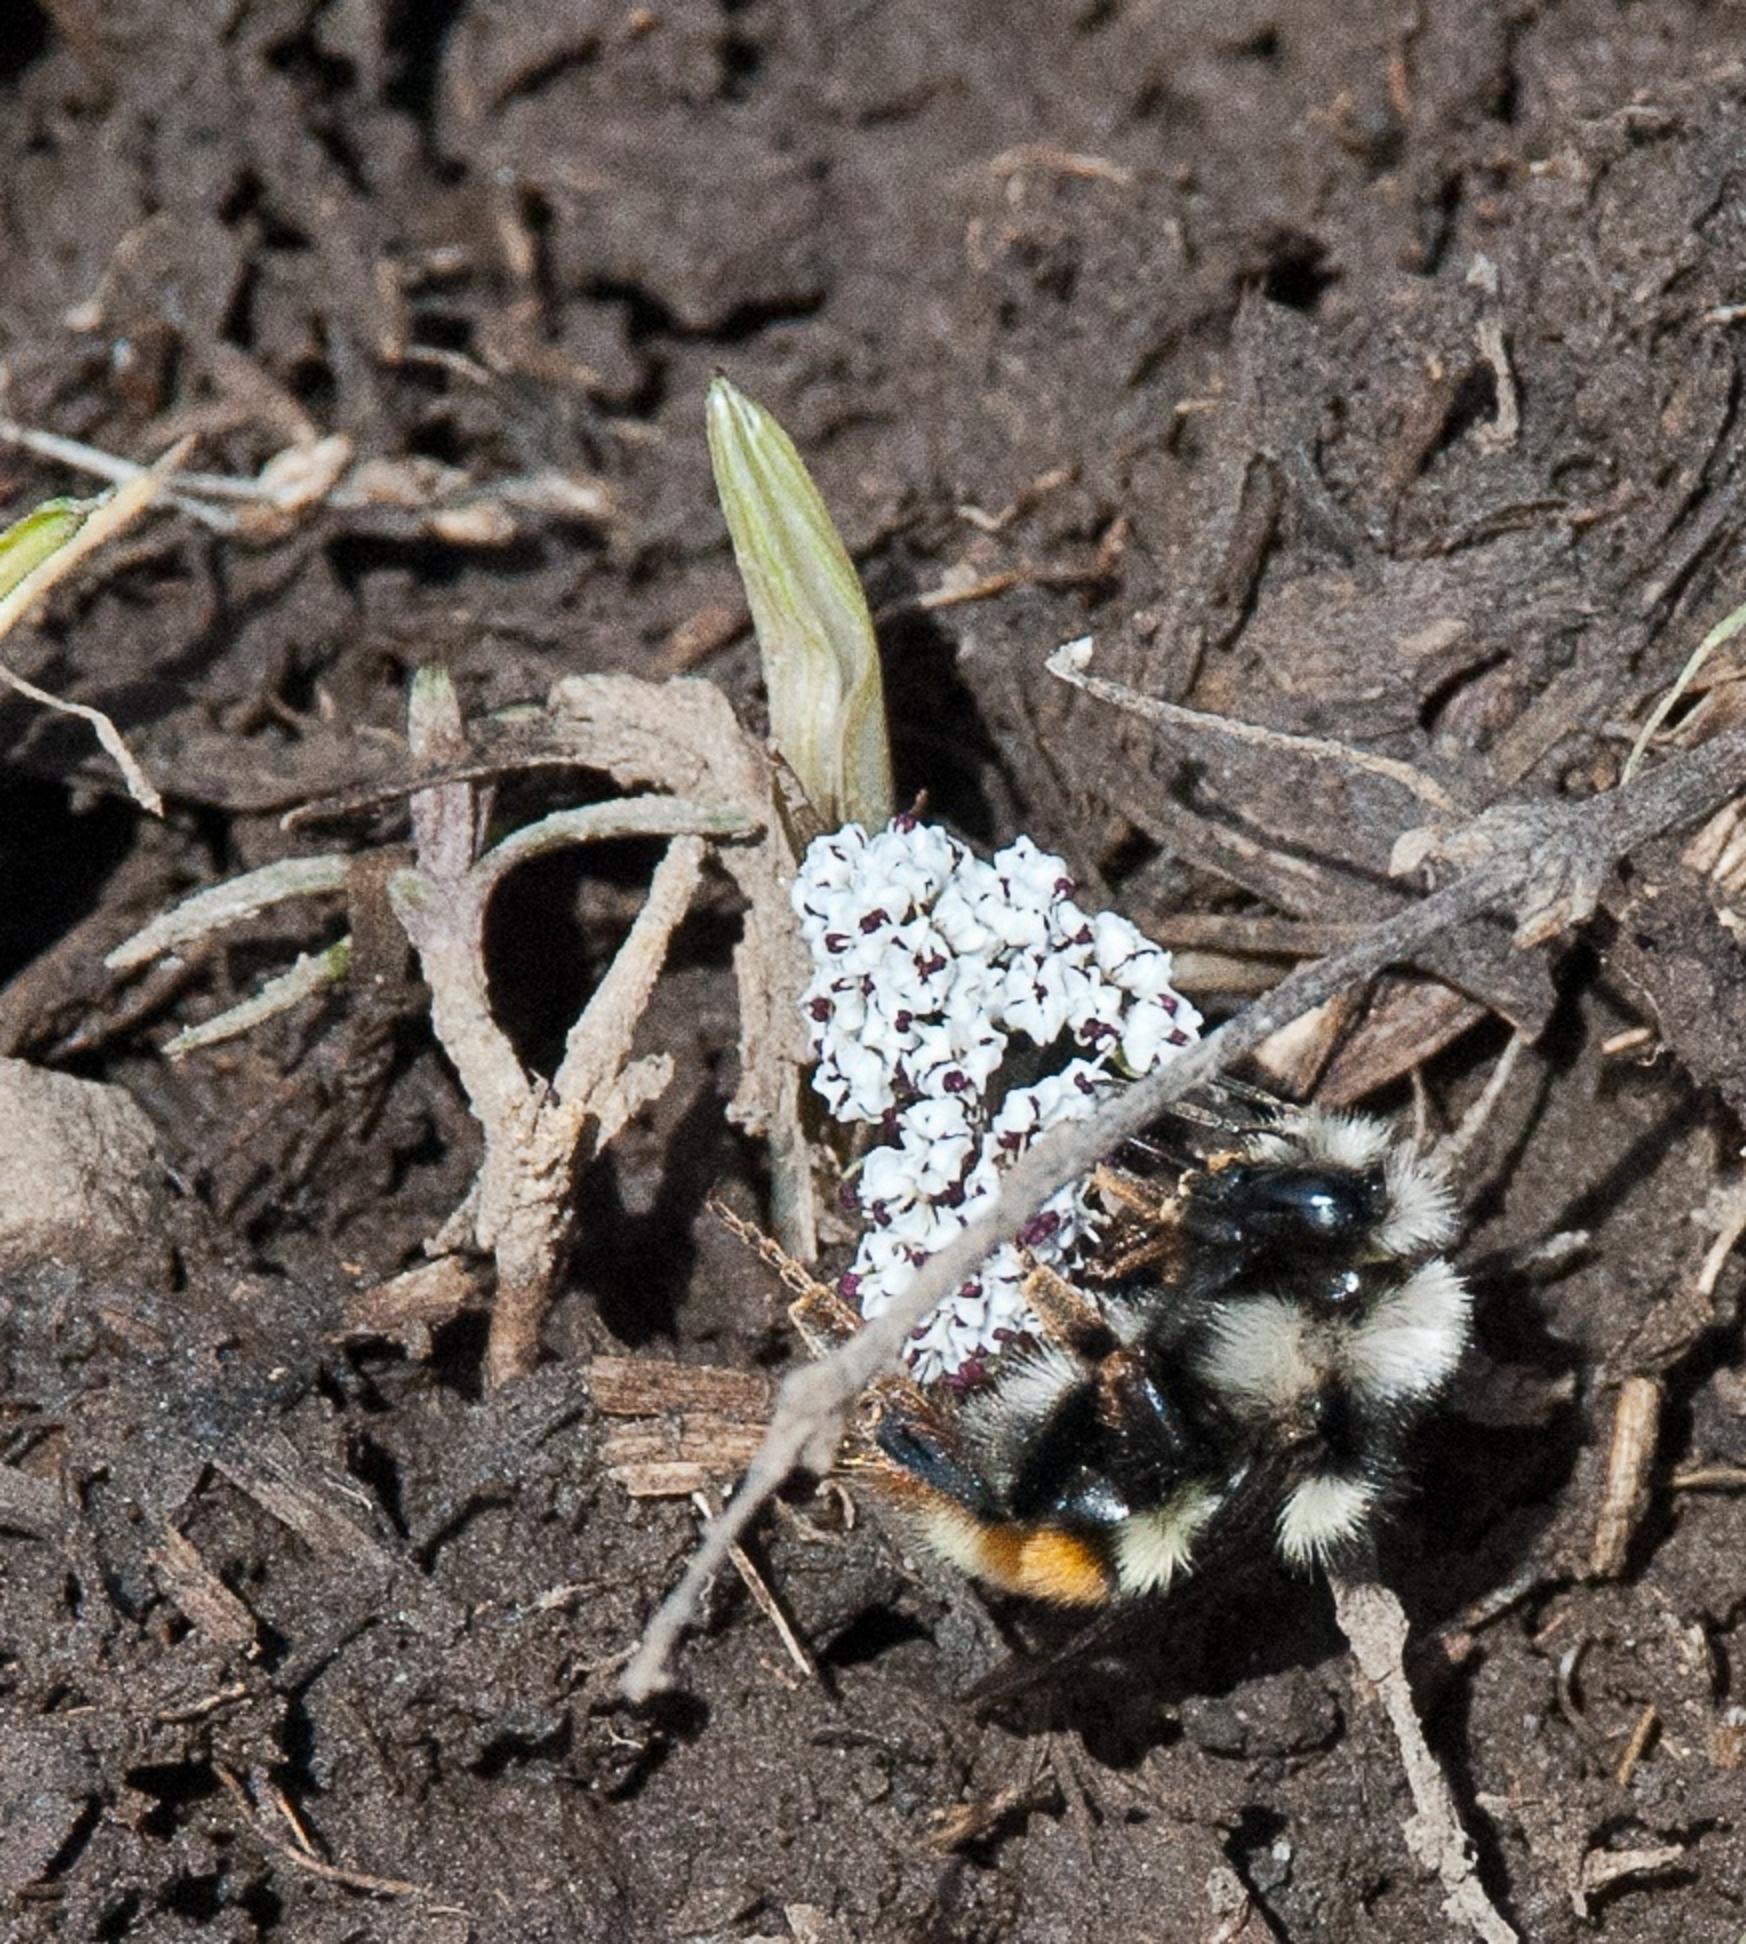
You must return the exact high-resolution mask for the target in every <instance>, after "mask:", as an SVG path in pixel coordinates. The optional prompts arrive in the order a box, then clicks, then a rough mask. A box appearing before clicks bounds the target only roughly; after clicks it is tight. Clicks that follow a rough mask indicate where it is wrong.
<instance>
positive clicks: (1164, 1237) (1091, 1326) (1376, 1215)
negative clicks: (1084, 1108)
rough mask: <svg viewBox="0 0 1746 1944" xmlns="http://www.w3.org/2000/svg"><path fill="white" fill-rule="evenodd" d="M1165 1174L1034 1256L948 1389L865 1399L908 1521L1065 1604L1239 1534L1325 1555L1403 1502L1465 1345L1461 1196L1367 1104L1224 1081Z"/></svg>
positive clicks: (945, 1548)
mask: <svg viewBox="0 0 1746 1944" xmlns="http://www.w3.org/2000/svg"><path fill="white" fill-rule="evenodd" d="M1177 1113H1178V1116H1179V1117H1180V1119H1181V1121H1182V1124H1183V1126H1184V1127H1185V1128H1186V1129H1187V1130H1188V1135H1189V1140H1190V1142H1191V1143H1192V1144H1193V1145H1194V1147H1195V1148H1196V1149H1199V1150H1204V1149H1206V1147H1207V1142H1206V1134H1207V1131H1208V1130H1209V1129H1210V1130H1212V1132H1213V1134H1214V1135H1215V1137H1216V1138H1217V1139H1218V1140H1219V1141H1220V1142H1221V1143H1222V1145H1218V1146H1214V1147H1212V1148H1211V1151H1194V1152H1191V1156H1190V1163H1189V1165H1187V1166H1185V1167H1184V1168H1183V1169H1182V1171H1181V1172H1180V1173H1178V1174H1177V1175H1176V1176H1175V1178H1174V1179H1173V1180H1167V1181H1164V1182H1162V1183H1161V1182H1160V1181H1158V1180H1157V1179H1148V1178H1147V1177H1145V1176H1144V1175H1140V1174H1134V1173H1126V1172H1122V1171H1119V1170H1117V1169H1114V1168H1105V1169H1102V1170H1100V1171H1099V1173H1098V1176H1097V1178H1096V1185H1097V1187H1098V1189H1099V1193H1100V1198H1101V1200H1102V1201H1103V1203H1104V1205H1105V1207H1106V1209H1109V1210H1111V1211H1112V1215H1111V1220H1110V1221H1109V1223H1108V1224H1107V1226H1106V1229H1105V1232H1104V1236H1103V1240H1102V1243H1101V1245H1100V1247H1099V1249H1098V1251H1097V1253H1096V1255H1095V1257H1094V1258H1093V1259H1092V1260H1091V1261H1090V1262H1089V1263H1087V1264H1086V1266H1085V1268H1084V1270H1083V1271H1082V1272H1080V1273H1079V1274H1078V1275H1077V1276H1076V1279H1075V1281H1073V1282H1071V1283H1069V1282H1068V1281H1066V1280H1065V1279H1064V1278H1062V1277H1061V1276H1060V1275H1058V1274H1056V1273H1054V1272H1053V1271H1051V1270H1048V1269H1044V1268H1040V1267H1037V1268H1033V1270H1032V1272H1031V1274H1030V1276H1029V1278H1028V1280H1027V1282H1026V1285H1025V1295H1026V1298H1027V1300H1028V1302H1029V1304H1030V1307H1031V1309H1032V1311H1033V1312H1034V1314H1035V1317H1036V1328H1035V1331H1034V1333H1031V1334H1028V1335H1027V1336H1025V1337H1024V1338H1021V1339H1019V1340H1018V1341H1016V1342H1014V1343H1012V1344H1010V1345H1008V1346H1007V1347H1006V1348H1005V1349H1004V1350H1003V1351H1002V1352H1001V1353H1000V1354H999V1355H998V1356H997V1357H996V1358H995V1359H994V1360H993V1362H992V1364H991V1365H990V1367H989V1370H988V1373H987V1376H986V1379H985V1381H983V1382H982V1383H981V1384H980V1385H978V1386H977V1387H975V1388H973V1389H970V1390H968V1391H966V1392H965V1393H964V1394H963V1395H962V1396H953V1395H951V1394H949V1393H947V1392H945V1391H943V1390H942V1389H941V1387H939V1386H932V1387H930V1388H928V1389H927V1390H923V1389H922V1388H920V1387H919V1386H916V1385H913V1384H909V1383H899V1382H892V1383H888V1384H887V1385H886V1386H884V1387H883V1388H882V1389H881V1390H880V1391H878V1392H877V1393H876V1394H875V1398H874V1401H873V1403H872V1406H871V1410H872V1418H871V1421H870V1423H869V1426H868V1430H869V1433H870V1435H869V1439H868V1445H869V1450H868V1455H867V1458H866V1461H865V1463H866V1466H867V1469H868V1470H869V1471H870V1473H871V1476H872V1480H873V1482H874V1484H875V1485H876V1486H877V1487H878V1489H879V1491H880V1493H881V1495H882V1496H884V1497H885V1498H887V1499H888V1500H890V1501H892V1502H893V1503H894V1504H895V1505H896V1506H897V1507H898V1508H899V1509H900V1510H901V1512H902V1513H903V1514H904V1515H905V1516H906V1518H907V1520H908V1521H909V1522H911V1523H912V1524H913V1526H914V1527H915V1529H916V1531H917V1533H918V1536H919V1537H920V1538H921V1540H922V1541H923V1542H924V1543H925V1544H926V1545H927V1546H928V1547H929V1548H930V1549H931V1550H933V1551H934V1552H936V1553H938V1554H939V1555H941V1556H942V1557H943V1558H945V1559H946V1560H948V1561H950V1562H951V1563H952V1564H953V1565H955V1566H957V1567H958V1568H960V1569H961V1570H963V1571H965V1572H967V1573H969V1574H971V1575H973V1576H974V1577H976V1578H978V1579H981V1580H984V1581H986V1582H988V1583H989V1584H990V1585H992V1586H995V1587H998V1588H1001V1589H1003V1590H1005V1591H1009V1592H1014V1593H1021V1594H1026V1595H1028V1596H1030V1597H1032V1598H1035V1599H1040V1600H1045V1601H1052V1602H1054V1603H1057V1604H1060V1605H1065V1606H1073V1607H1091V1606H1101V1605H1104V1604H1106V1603H1109V1602H1113V1601H1117V1600H1120V1599H1124V1598H1128V1597H1131V1596H1137V1595H1142V1594H1149V1593H1156V1592H1161V1591H1163V1590H1164V1589H1166V1588H1168V1587H1169V1586H1170V1584H1171V1583H1172V1582H1173V1581H1174V1580H1176V1579H1177V1578H1179V1577H1180V1576H1181V1575H1182V1574H1184V1573H1186V1572H1187V1571H1188V1570H1189V1569H1190V1568H1191V1566H1193V1564H1194V1563H1195V1562H1196V1559H1197V1558H1198V1557H1202V1556H1204V1555H1205V1553H1206V1552H1207V1551H1208V1550H1209V1549H1210V1548H1213V1547H1215V1546H1216V1545H1217V1544H1218V1543H1219V1542H1220V1540H1221V1536H1222V1537H1224V1538H1227V1539H1228V1538H1230V1537H1231V1536H1232V1535H1233V1534H1235V1533H1237V1532H1238V1531H1240V1530H1245V1529H1248V1528H1251V1527H1253V1526H1255V1525H1256V1524H1261V1525H1263V1526H1267V1527H1270V1528H1271V1535H1272V1543H1273V1544H1274V1545H1275V1546H1276V1548H1277V1550H1278V1552H1279V1553H1280V1554H1281V1555H1282V1556H1283V1557H1284V1559H1285V1560H1286V1561H1288V1562H1289V1563H1291V1564H1292V1565H1295V1566H1299V1567H1308V1566H1311V1565H1313V1564H1316V1563H1318V1562H1319V1563H1324V1564H1326V1563H1338V1561H1339V1559H1340V1557H1341V1555H1342V1554H1347V1553H1350V1552H1351V1551H1352V1550H1353V1549H1354V1548H1355V1547H1357V1546H1358V1545H1360V1544H1361V1543H1363V1542H1364V1541H1366V1540H1367V1539H1368V1537H1369V1535H1370V1533H1371V1531H1372V1530H1373V1528H1374V1526H1375V1524H1376V1522H1377V1520H1378V1519H1379V1517H1380V1516H1381V1515H1383V1514H1384V1513H1385V1512H1386V1511H1387V1510H1388V1509H1389V1508H1390V1506H1391V1505H1392V1504H1394V1503H1395V1502H1396V1501H1397V1500H1398V1498H1399V1497H1400V1495H1401V1493H1402V1490H1403V1488H1404V1485H1405V1482H1406V1480H1405V1460H1406V1455H1407V1447H1408V1443H1409V1440H1410V1438H1411V1434H1412V1433H1413V1431H1414V1429H1415V1427H1416V1426H1417V1425H1418V1424H1419V1422H1420V1421H1421V1419H1422V1418H1423V1417H1424V1415H1425V1413H1426V1412H1427V1410H1429V1409H1430V1408H1431V1407H1432V1406H1433V1405H1434V1404H1435V1403H1436V1402H1437V1400H1438V1399H1439V1398H1440V1397H1441V1396H1442V1395H1443V1394H1444V1393H1445V1392H1446V1391H1447V1389H1448V1387H1449V1385H1450V1382H1451V1380H1452V1379H1453V1377H1454V1374H1455V1371H1456V1368H1457V1366H1458V1364H1459V1363H1460V1361H1461V1358H1462V1354H1463V1352H1464V1350H1465V1348H1466V1345H1467V1341H1468V1331H1469V1307H1470V1304H1469V1297H1468V1292H1467V1290H1466V1288H1465V1286H1464V1284H1463V1282H1462V1280H1461V1278H1460V1276H1459V1275H1458V1274H1457V1272H1456V1271H1455V1269H1454V1268H1453V1267H1452V1266H1451V1265H1450V1263H1449V1262H1448V1261H1447V1259H1446V1258H1445V1256H1444V1254H1443V1251H1444V1250H1445V1249H1446V1248H1447V1247H1448V1245H1449V1244H1450V1242H1451V1241H1452V1240H1453V1238H1454V1234H1455V1229H1456V1211H1455V1203H1454V1197H1453V1195H1452V1193H1451V1191H1450V1188H1449V1185H1448V1183H1447V1181H1446V1179H1445V1178H1444V1175H1443V1173H1442V1171H1441V1170H1440V1169H1439V1168H1438V1167H1437V1165H1436V1164H1435V1163H1434V1162H1433V1161H1431V1160H1429V1159H1427V1158H1425V1157H1422V1156H1420V1155H1418V1154H1416V1153H1415V1152H1414V1151H1413V1149H1412V1147H1411V1146H1410V1145H1409V1144H1408V1143H1406V1142H1405V1141H1404V1140H1402V1139H1401V1138H1399V1137H1397V1136H1396V1135H1395V1133H1394V1132H1393V1131H1392V1130H1391V1129H1390V1128H1389V1127H1388V1126H1387V1124H1386V1123H1384V1122H1382V1121H1379V1120H1376V1119H1373V1118H1370V1117H1367V1116H1363V1115H1356V1114H1346V1113H1335V1112H1329V1111H1324V1110H1320V1109H1316V1108H1298V1107H1292V1106H1287V1105H1285V1104H1283V1103H1281V1102H1277V1101H1274V1100H1272V1099H1271V1097H1269V1096H1267V1095H1264V1094H1261V1093H1259V1092H1257V1091H1255V1090H1253V1089H1249V1088H1241V1087H1236V1086H1232V1085H1229V1084H1226V1085H1221V1086H1219V1087H1217V1088H1215V1089H1211V1090H1208V1093H1207V1094H1206V1095H1203V1096H1202V1097H1200V1098H1199V1099H1198V1100H1195V1099H1191V1101H1190V1102H1189V1103H1187V1104H1185V1105H1184V1106H1182V1107H1180V1108H1179V1109H1178V1110H1177Z"/></svg>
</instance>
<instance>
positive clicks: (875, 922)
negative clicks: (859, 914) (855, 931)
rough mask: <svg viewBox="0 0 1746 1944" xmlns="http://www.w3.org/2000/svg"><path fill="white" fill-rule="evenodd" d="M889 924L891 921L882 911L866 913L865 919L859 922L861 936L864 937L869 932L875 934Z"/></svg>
mask: <svg viewBox="0 0 1746 1944" xmlns="http://www.w3.org/2000/svg"><path fill="white" fill-rule="evenodd" d="M890 923H891V920H890V919H889V918H888V917H887V916H886V915H885V913H884V912H883V911H870V912H868V914H867V915H866V917H865V918H863V919H862V920H861V931H862V934H863V935H866V934H867V933H870V932H876V931H878V930H879V929H880V928H881V927H882V926H885V925H889V924H890Z"/></svg>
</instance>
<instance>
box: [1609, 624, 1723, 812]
mask: <svg viewBox="0 0 1746 1944" xmlns="http://www.w3.org/2000/svg"><path fill="white" fill-rule="evenodd" d="M1742 628H1746V601H1743V602H1741V604H1740V605H1739V606H1738V607H1737V608H1735V610H1734V611H1733V613H1732V614H1728V615H1724V616H1723V618H1722V619H1721V620H1720V621H1718V622H1717V623H1716V625H1715V626H1714V627H1713V628H1712V629H1711V630H1710V631H1709V633H1708V634H1707V635H1705V636H1704V638H1703V640H1702V641H1700V642H1699V643H1698V645H1697V646H1696V647H1695V648H1694V649H1693V650H1692V651H1691V654H1690V656H1689V657H1688V658H1687V660H1686V664H1685V666H1684V667H1683V668H1682V669H1681V670H1680V671H1679V674H1678V675H1677V676H1676V677H1675V679H1674V683H1673V686H1672V688H1670V689H1669V690H1668V691H1667V693H1666V694H1665V695H1664V696H1662V698H1661V700H1660V701H1659V702H1657V703H1656V705H1655V707H1654V708H1653V709H1652V710H1651V711H1650V712H1649V720H1648V721H1647V722H1646V723H1644V725H1643V727H1642V728H1641V729H1639V730H1638V731H1637V740H1636V741H1635V742H1634V743H1632V745H1631V753H1630V755H1629V756H1627V757H1626V758H1625V767H1624V771H1623V773H1622V774H1621V775H1620V777H1619V781H1620V782H1621V783H1629V782H1630V780H1631V778H1632V777H1633V776H1635V775H1636V774H1637V765H1638V764H1639V763H1640V762H1642V760H1643V757H1644V754H1645V753H1646V752H1647V750H1648V748H1649V745H1650V743H1652V742H1653V741H1654V740H1655V732H1656V730H1657V729H1659V728H1660V727H1661V725H1662V724H1663V723H1664V722H1665V721H1666V720H1667V718H1668V717H1669V716H1670V715H1672V713H1673V711H1674V708H1675V706H1676V705H1677V704H1678V702H1679V698H1680V697H1681V696H1682V695H1683V694H1684V693H1685V692H1686V690H1687V689H1688V688H1690V687H1691V685H1692V683H1693V682H1695V681H1696V680H1697V676H1698V671H1699V669H1701V668H1702V667H1703V665H1704V663H1705V662H1707V661H1708V660H1709V658H1710V657H1711V656H1712V655H1713V654H1714V653H1715V652H1716V650H1717V649H1718V648H1720V647H1721V646H1722V645H1723V644H1724V643H1725V642H1728V641H1732V640H1733V638H1734V636H1735V635H1737V634H1738V633H1739V632H1740V630H1741V629H1742Z"/></svg>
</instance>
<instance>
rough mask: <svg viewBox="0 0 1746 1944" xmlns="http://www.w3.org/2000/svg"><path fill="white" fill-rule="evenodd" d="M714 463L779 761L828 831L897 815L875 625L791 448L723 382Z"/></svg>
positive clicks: (712, 402)
mask: <svg viewBox="0 0 1746 1944" xmlns="http://www.w3.org/2000/svg"><path fill="white" fill-rule="evenodd" d="M709 456H710V461H711V463H712V465H713V466H714V468H715V490H716V492H717V493H718V494H719V495H720V498H721V505H722V511H723V512H724V513H725V514H726V515H727V523H728V532H729V533H730V534H731V535H732V536H733V543H734V559H735V561H736V562H737V563H738V566H739V570H740V579H741V581H742V582H743V583H744V585H745V589H746V600H747V603H748V604H749V606H750V607H751V610H752V626H753V628H754V629H755V630H756V633H757V636H758V650H759V654H760V656H761V657H762V660H763V665H764V686H765V688H766V690H767V691H768V693H769V697H770V734H771V740H772V741H773V742H774V743H775V745H776V750H777V753H778V754H779V755H780V756H781V757H782V759H783V760H784V761H785V762H786V763H787V764H788V766H789V767H790V768H791V769H792V770H793V771H794V774H795V775H796V776H797V777H798V778H799V779H800V784H801V787H802V788H803V789H804V790H805V791H806V794H807V796H808V797H809V798H810V799H811V801H812V806H813V808H814V809H815V810H816V811H817V812H818V814H819V816H820V817H821V818H822V819H823V820H824V823H825V825H826V827H827V828H828V829H833V830H834V829H836V828H837V827H839V826H840V825H842V824H846V823H860V824H864V825H866V826H867V827H868V828H869V829H879V828H881V827H882V826H883V825H884V824H885V823H886V821H887V820H888V819H889V818H890V816H891V811H892V786H891V753H890V748H889V745H888V741H887V737H886V730H885V692H884V689H883V687H882V685H881V683H880V679H879V650H878V646H877V644H876V643H875V641H874V639H873V617H872V616H871V615H870V614H869V613H868V612H867V597H866V595H865V594H863V593H862V591H861V583H860V580H859V578H858V577H857V576H856V573H855V569H854V566H853V563H852V562H851V561H850V559H849V556H848V552H847V550H846V549H845V548H844V546H843V543H842V540H841V539H840V538H839V537H838V534H837V530H836V528H835V527H834V526H833V525H832V524H831V516H830V513H829V512H828V511H827V510H826V507H825V503H824V501H823V499H822V498H821V497H820V496H819V490H818V488H817V487H816V486H815V485H814V484H813V483H812V480H811V478H810V476H809V475H808V473H807V470H806V467H805V466H804V465H802V464H801V460H800V454H799V453H798V452H796V451H795V449H794V441H793V440H792V439H790V438H789V436H788V434H787V433H786V432H784V431H783V429H782V428H781V426H780V425H778V424H777V423H776V421H775V419H773V418H772V417H771V416H770V414H769V413H768V412H766V411H765V410H764V408H763V407H762V406H761V405H756V404H754V403H753V402H752V400H751V399H749V398H748V397H746V395H745V393H744V392H741V391H736V390H735V389H734V387H733V386H732V385H730V384H729V383H728V381H727V380H726V379H725V378H717V379H716V380H715V382H714V383H713V384H712V385H711V386H710V388H709Z"/></svg>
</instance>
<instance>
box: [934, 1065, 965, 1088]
mask: <svg viewBox="0 0 1746 1944" xmlns="http://www.w3.org/2000/svg"><path fill="white" fill-rule="evenodd" d="M969 1085H970V1079H969V1076H968V1075H967V1074H964V1073H960V1072H959V1071H958V1069H957V1068H956V1067H954V1068H953V1069H952V1071H951V1072H950V1073H948V1074H946V1075H945V1077H944V1078H943V1079H942V1080H941V1081H940V1086H941V1088H942V1090H943V1091H944V1092H946V1093H963V1092H964V1091H965V1089H966V1088H967V1087H968V1086H969Z"/></svg>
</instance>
